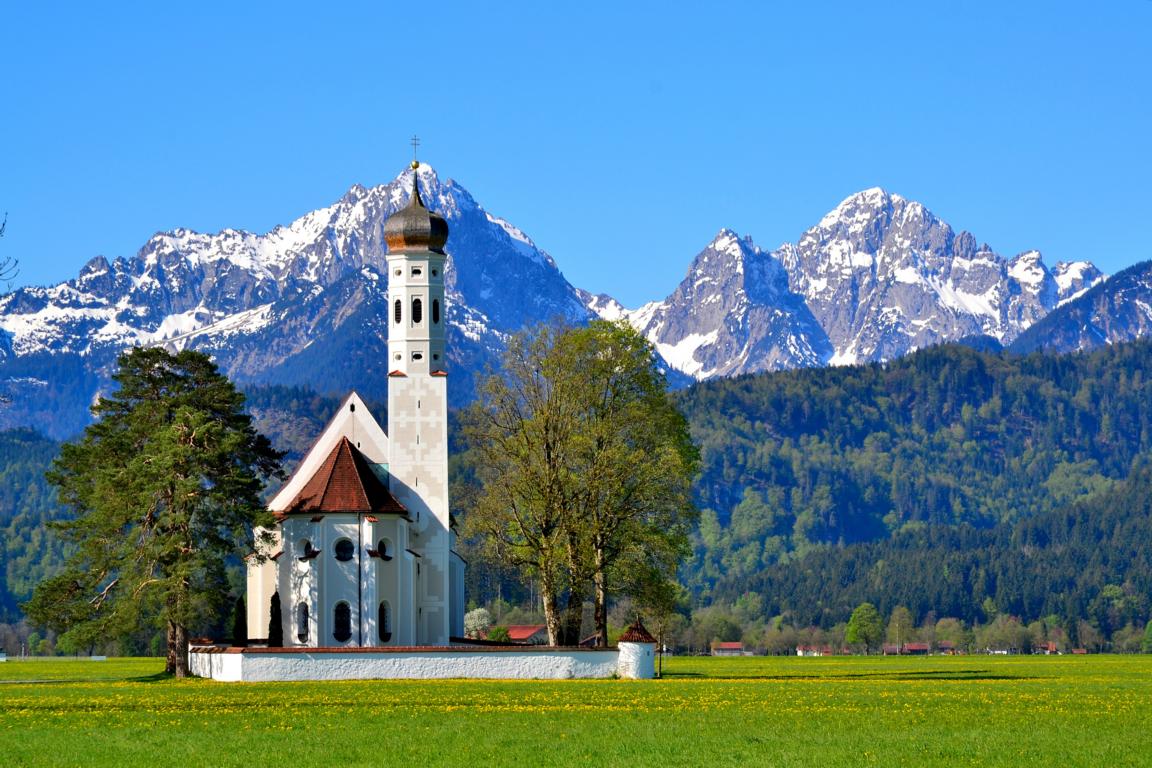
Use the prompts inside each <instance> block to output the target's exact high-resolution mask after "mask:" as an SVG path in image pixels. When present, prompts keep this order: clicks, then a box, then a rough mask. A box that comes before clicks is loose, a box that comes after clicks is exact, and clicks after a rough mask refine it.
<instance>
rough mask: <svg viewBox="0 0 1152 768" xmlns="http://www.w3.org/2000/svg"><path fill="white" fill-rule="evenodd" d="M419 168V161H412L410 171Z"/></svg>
mask: <svg viewBox="0 0 1152 768" xmlns="http://www.w3.org/2000/svg"><path fill="white" fill-rule="evenodd" d="M419 167H420V161H419V160H413V161H412V170H416V169H417V168H419Z"/></svg>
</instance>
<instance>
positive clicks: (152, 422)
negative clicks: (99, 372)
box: [24, 348, 280, 677]
mask: <svg viewBox="0 0 1152 768" xmlns="http://www.w3.org/2000/svg"><path fill="white" fill-rule="evenodd" d="M118 363H119V370H118V371H117V373H116V374H115V375H114V376H113V378H114V380H115V381H116V382H117V383H118V384H119V389H118V390H117V391H116V393H115V394H114V395H113V396H111V397H108V398H102V399H101V400H100V401H99V402H98V403H97V404H96V405H95V406H94V407H93V409H92V410H93V413H94V414H95V415H96V417H97V421H96V422H95V423H93V424H92V425H91V426H89V427H88V429H87V430H85V433H84V436H83V438H82V439H81V440H80V441H79V442H76V443H70V444H65V445H64V446H63V448H62V449H61V452H60V456H59V458H57V460H56V462H55V464H54V466H53V469H52V471H51V472H50V473H49V475H48V478H49V480H50V481H51V482H52V483H53V484H54V485H56V486H57V488H58V489H59V496H60V501H61V502H62V503H63V504H65V505H66V506H68V507H71V509H72V511H73V512H74V513H75V518H74V519H72V520H68V521H65V522H61V523H57V524H56V527H57V528H58V529H59V530H60V532H61V536H62V538H64V539H65V540H66V541H68V542H70V543H71V544H73V545H74V547H75V554H74V555H73V556H72V557H71V559H70V560H69V561H68V563H67V564H66V565H65V567H64V569H63V571H62V572H61V573H60V574H58V575H57V576H55V577H53V578H50V579H48V580H46V581H44V582H42V583H41V584H39V585H38V586H37V588H36V591H35V593H34V594H33V597H32V599H31V600H30V601H29V602H28V603H26V604H25V606H24V608H25V611H26V612H27V614H28V616H29V617H30V618H31V619H32V620H33V621H36V622H37V623H40V624H44V625H45V626H48V627H49V628H52V629H55V630H57V631H61V632H65V633H66V635H67V636H68V637H69V638H70V639H71V640H73V641H75V642H76V644H78V645H87V644H89V643H91V642H95V641H100V640H105V639H112V638H115V637H123V636H127V635H129V634H131V633H132V632H134V631H135V630H136V629H138V628H140V627H141V626H147V625H156V624H159V625H162V626H164V627H165V628H166V636H167V655H168V661H167V669H168V671H169V672H171V673H173V674H175V675H176V676H177V677H184V676H185V675H187V673H188V637H189V633H190V631H191V630H192V629H200V628H206V627H207V626H208V625H211V624H212V623H214V621H216V620H217V617H218V616H219V614H220V611H221V610H222V609H225V608H226V606H227V603H228V591H229V590H228V582H227V577H226V572H225V562H226V559H227V558H228V557H229V556H237V555H239V556H246V555H249V556H252V557H259V555H257V554H255V550H256V547H255V542H254V531H255V529H256V528H257V526H270V525H271V523H272V520H271V515H270V514H269V513H268V512H267V510H266V509H265V508H264V505H263V503H262V501H261V499H260V491H261V489H262V487H263V479H264V478H266V477H268V476H270V475H279V474H280V454H278V453H277V452H276V451H274V450H273V449H272V447H271V445H270V444H269V443H268V440H267V439H266V438H264V437H263V436H262V435H259V434H257V432H256V431H255V430H254V429H253V427H252V423H251V419H250V418H249V417H248V416H247V415H246V414H245V413H244V412H243V407H244V396H243V395H242V394H240V393H239V392H238V391H237V390H236V388H235V387H234V386H233V385H232V383H231V382H230V381H229V380H228V379H227V378H226V377H225V376H224V375H222V374H221V373H220V372H219V371H218V370H217V368H216V366H215V364H213V363H212V361H211V360H210V359H209V358H208V357H207V356H206V355H203V354H201V353H199V352H193V351H190V350H185V351H182V352H179V353H177V354H172V353H169V352H167V351H165V350H163V349H157V348H148V349H144V348H136V349H133V350H131V351H129V352H127V353H125V354H123V355H121V357H120V358H119V361H118Z"/></svg>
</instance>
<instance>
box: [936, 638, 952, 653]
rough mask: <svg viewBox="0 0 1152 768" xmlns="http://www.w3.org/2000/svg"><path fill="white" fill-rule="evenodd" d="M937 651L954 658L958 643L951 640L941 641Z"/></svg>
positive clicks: (937, 645) (937, 644)
mask: <svg viewBox="0 0 1152 768" xmlns="http://www.w3.org/2000/svg"><path fill="white" fill-rule="evenodd" d="M936 650H937V651H939V652H940V653H943V654H945V655H947V656H952V655H953V654H955V653H956V643H954V642H952V641H951V640H941V641H940V642H938V643H936Z"/></svg>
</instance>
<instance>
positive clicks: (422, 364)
mask: <svg viewBox="0 0 1152 768" xmlns="http://www.w3.org/2000/svg"><path fill="white" fill-rule="evenodd" d="M418 167H419V164H418V163H413V165H412V193H411V198H410V199H409V201H408V205H407V206H406V207H405V208H403V209H401V210H399V211H397V212H396V213H395V214H393V215H392V216H390V217H389V218H388V220H387V221H386V222H385V223H384V237H385V240H386V242H387V244H388V256H387V262H388V270H389V276H388V298H389V306H390V312H389V317H388V328H389V331H388V358H389V359H388V360H387V361H381V364H382V366H383V365H384V364H386V366H387V367H386V370H387V375H388V425H387V430H385V429H383V428H382V427H381V425H380V424H379V423H378V422H377V421H376V420H375V419H374V418H373V417H372V414H370V413H369V412H368V408H367V406H366V405H365V404H364V401H363V400H362V399H361V398H360V396H359V395H357V394H356V393H354V392H353V393H352V394H350V395H349V396H348V397H347V398H346V399H345V400H344V402H343V404H342V405H341V406H340V409H339V411H338V412H337V413H336V415H335V416H333V418H332V420H331V421H330V422H329V423H328V426H327V427H326V428H325V429H324V431H323V432H322V433H321V435H320V437H319V438H318V439H317V440H316V442H315V443H314V444H313V446H312V448H311V449H310V450H309V451H308V453H307V454H306V455H305V457H304V459H303V461H302V462H301V463H300V466H299V468H298V469H297V470H296V472H295V474H294V475H293V476H292V477H291V478H290V479H289V480H288V482H287V483H286V484H285V485H284V487H283V488H281V489H280V491H279V492H278V493H277V494H276V496H275V498H273V499H272V502H271V503H270V504H269V508H270V509H271V511H272V512H273V513H274V514H275V516H276V519H277V524H276V527H275V529H274V530H273V531H271V533H272V534H273V539H274V543H273V544H272V545H271V546H270V548H269V549H268V550H267V551H266V552H265V553H264V554H265V555H266V557H265V558H264V559H263V562H256V560H255V559H253V560H252V561H251V563H250V565H249V568H248V585H247V601H246V602H247V608H248V636H249V637H252V638H267V637H268V636H269V635H272V634H273V633H272V632H270V631H269V630H270V622H271V618H272V615H273V611H272V604H273V601H274V600H276V601H277V602H278V604H279V608H280V610H279V613H280V630H281V632H282V638H283V640H282V645H280V644H276V645H273V644H272V643H266V644H263V645H261V644H257V643H254V644H253V645H252V646H251V647H230V646H224V645H215V644H211V643H208V644H204V645H200V646H195V647H193V648H192V649H191V650H190V653H189V667H190V669H191V671H192V673H193V674H196V675H200V676H201V677H210V678H213V679H216V680H221V681H279V680H337V679H387V678H425V679H427V678H500V679H508V678H553V679H556V678H586V677H599V678H605V677H614V676H619V677H629V678H650V677H653V675H654V674H655V666H654V661H653V654H654V649H655V641H654V640H653V639H652V637H651V636H650V635H649V634H648V633H647V631H646V630H644V628H643V627H642V626H641V625H640V624H639V622H637V623H636V624H635V625H633V626H632V627H630V628H629V630H628V631H627V632H626V633H625V634H624V636H622V637H621V639H620V643H619V645H618V647H617V648H581V647H577V648H553V647H545V646H527V645H514V644H510V645H499V644H495V643H481V642H476V641H469V640H466V639H464V638H463V635H464V565H465V564H464V561H463V560H462V559H461V557H460V556H459V555H458V554H457V553H456V546H455V545H456V532H455V531H454V530H453V521H452V516H451V514H450V512H449V505H448V397H447V387H446V384H447V379H446V373H445V355H444V335H445V334H444V323H445V320H446V317H445V312H444V262H445V259H446V256H445V253H444V245H445V243H446V242H447V240H448V225H447V223H446V222H445V221H444V219H443V218H442V217H441V216H439V215H437V214H435V213H433V212H431V211H429V210H428V209H427V208H426V207H425V206H424V203H423V201H422V200H421V199H420V189H419V181H418V174H417V169H418Z"/></svg>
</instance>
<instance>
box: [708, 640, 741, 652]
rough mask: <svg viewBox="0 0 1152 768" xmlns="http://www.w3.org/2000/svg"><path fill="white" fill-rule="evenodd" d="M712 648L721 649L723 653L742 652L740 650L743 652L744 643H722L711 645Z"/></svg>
mask: <svg viewBox="0 0 1152 768" xmlns="http://www.w3.org/2000/svg"><path fill="white" fill-rule="evenodd" d="M712 647H713V648H721V649H723V650H725V651H742V650H744V643H741V642H735V643H728V642H724V643H713V645H712Z"/></svg>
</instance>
